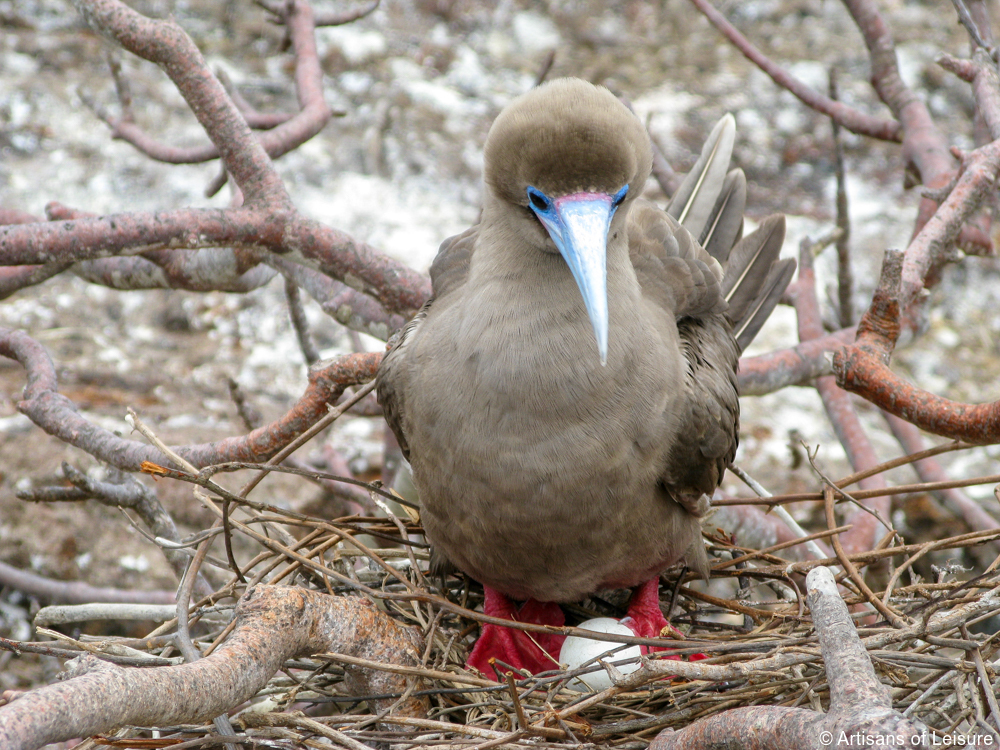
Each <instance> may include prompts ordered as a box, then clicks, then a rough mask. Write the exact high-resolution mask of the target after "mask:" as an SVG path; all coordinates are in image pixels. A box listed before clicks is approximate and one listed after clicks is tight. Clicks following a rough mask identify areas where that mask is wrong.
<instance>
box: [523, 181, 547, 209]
mask: <svg viewBox="0 0 1000 750" xmlns="http://www.w3.org/2000/svg"><path fill="white" fill-rule="evenodd" d="M528 202H529V203H531V207H532V208H533V209H535V210H536V211H548V210H549V209H550V208H551V207H552V201H551V200H549V198H548V196H547V195H545V193H543V192H542V191H541V190H539V189H538V188H533V187H530V186H529V187H528Z"/></svg>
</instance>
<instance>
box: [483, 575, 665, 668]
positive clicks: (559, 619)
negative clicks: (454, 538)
mask: <svg viewBox="0 0 1000 750" xmlns="http://www.w3.org/2000/svg"><path fill="white" fill-rule="evenodd" d="M484 590H485V592H486V602H485V604H484V605H483V612H484V613H485V614H487V615H490V616H491V617H502V618H504V619H505V620H515V621H517V622H532V623H536V624H539V625H555V626H557V627H561V626H562V625H564V624H565V623H566V618H565V615H564V614H563V611H562V609H561V608H560V607H559V605H558V604H555V603H554V602H540V601H536V600H535V599H528V601H526V602H525V603H524V604H522V605H521V607H520V609H518V608H517V607H515V606H514V602H512V601H511V600H510V599H509V598H508V597H506V596H504V595H503V594H501V593H500V592H499V591H494V590H493V589H491V588H489V587H488V586H486V587H484ZM661 616H662V615H661ZM564 640H566V636H564V635H557V634H548V633H528V632H526V631H524V630H514V629H512V628H505V627H503V626H502V625H493V624H490V623H485V624H484V625H483V626H482V630H481V631H480V634H479V640H478V641H476V645H475V646H474V647H473V649H472V653H471V654H469V660H468V661H467V662H466V666H467V667H475V668H476V669H478V670H479V671H480V672H482V673H483V674H484V675H486V676H487V677H493V676H494V675H495V676H497V677H499V676H501V675H503V674H504V672H509V671H510V669H509V667H516V668H517V669H523V670H527V671H528V672H530V673H531V674H537V673H539V672H544V671H546V670H549V669H559V662H558V658H559V650H560V649H561V648H562V644H563V641H564ZM499 662H503V664H500V663H499ZM505 665H507V666H505Z"/></svg>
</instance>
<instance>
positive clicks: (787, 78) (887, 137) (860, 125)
mask: <svg viewBox="0 0 1000 750" xmlns="http://www.w3.org/2000/svg"><path fill="white" fill-rule="evenodd" d="M691 3H692V4H693V5H694V6H695V7H696V8H697V9H698V10H700V11H701V12H702V13H703V14H705V17H706V18H708V20H709V21H710V22H711V23H712V25H713V26H715V28H717V29H718V30H719V31H720V32H722V34H723V36H725V37H726V38H727V39H728V40H729V41H730V42H731V43H732V44H733V46H734V47H736V49H738V50H739V51H740V52H742V53H743V54H744V56H746V58H747V59H748V60H750V62H752V63H753V64H754V65H756V66H757V67H758V68H760V69H761V70H763V71H764V72H765V73H767V74H768V75H769V76H771V79H772V80H773V81H774V82H775V83H776V84H778V85H779V86H780V87H781V88H783V89H785V90H786V91H788V92H790V93H791V94H794V95H795V96H796V97H798V98H799V99H800V100H801V101H802V103H803V104H805V105H806V106H807V107H809V108H810V109H814V110H816V111H817V112H821V113H823V114H824V115H827V116H828V117H830V118H832V119H833V120H835V121H836V122H838V123H840V124H841V125H843V126H844V127H845V128H847V129H848V130H850V131H851V132H852V133H857V134H858V135H867V136H870V137H872V138H878V139H879V140H883V141H900V140H902V135H903V133H902V129H901V127H900V124H899V123H898V122H895V121H893V120H885V119H882V118H879V117H873V116H871V115H866V114H864V113H863V112H859V111H858V110H856V109H854V108H853V107H849V106H847V105H846V104H844V103H843V102H838V101H836V100H834V99H831V98H830V97H828V96H824V95H823V94H820V93H819V92H818V91H814V90H812V89H811V88H809V87H808V86H807V85H806V84H804V83H802V81H800V80H798V79H797V78H795V77H794V76H793V75H792V74H791V73H789V72H788V71H786V70H785V69H784V68H782V67H781V66H780V65H777V64H776V63H775V62H774V61H772V60H771V59H770V58H768V57H767V56H766V55H765V54H764V53H762V52H761V51H760V50H759V49H757V48H756V47H755V46H754V45H753V44H751V43H750V41H749V40H747V38H746V37H744V36H743V35H742V34H741V33H740V32H739V31H738V30H737V29H736V27H734V26H733V25H732V24H731V23H729V21H727V20H726V17H725V16H723V15H722V14H721V13H720V12H719V11H718V10H716V9H715V7H714V6H713V5H712V4H711V3H710V2H709V1H708V0H691Z"/></svg>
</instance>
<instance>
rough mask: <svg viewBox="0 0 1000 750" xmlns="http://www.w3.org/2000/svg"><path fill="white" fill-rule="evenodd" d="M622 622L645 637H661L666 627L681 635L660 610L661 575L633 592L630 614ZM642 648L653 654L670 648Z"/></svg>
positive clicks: (677, 658) (676, 658) (667, 657)
mask: <svg viewBox="0 0 1000 750" xmlns="http://www.w3.org/2000/svg"><path fill="white" fill-rule="evenodd" d="M622 624H623V625H627V626H628V627H629V628H631V629H632V632H633V633H635V634H636V635H638V636H641V637H643V638H659V637H660V633H662V632H663V630H664V628H666V629H668V630H672V631H673V632H675V633H677V634H678V635H680V631H678V630H677V628H675V627H674V626H673V625H671V624H670V623H669V622H667V618H666V617H664V616H663V612H662V611H660V579H659V577H656V578H650V579H649V580H648V581H646V582H645V583H644V584H642V585H641V586H639V587H638V588H636V589H635V591H633V592H632V598H631V599H630V600H629V603H628V614H626V615H625V617H623V618H622ZM640 650H641V651H642V653H643V654H652V653H657V652H660V651H669V650H670V649H668V648H665V647H663V646H640ZM664 658H665V659H674V660H677V661H679V660H680V658H681V657H679V656H676V655H671V656H666V657H664ZM701 658H704V657H703V656H702V657H701Z"/></svg>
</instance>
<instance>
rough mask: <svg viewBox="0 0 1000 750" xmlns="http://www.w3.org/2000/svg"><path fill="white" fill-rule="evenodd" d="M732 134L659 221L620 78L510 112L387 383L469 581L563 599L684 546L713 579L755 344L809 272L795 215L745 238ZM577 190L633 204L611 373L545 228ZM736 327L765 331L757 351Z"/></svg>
mask: <svg viewBox="0 0 1000 750" xmlns="http://www.w3.org/2000/svg"><path fill="white" fill-rule="evenodd" d="M733 127H734V126H733V123H732V118H728V119H725V120H723V122H721V123H720V124H719V126H717V127H716V130H715V131H714V132H713V135H712V137H711V138H710V139H709V143H708V145H707V146H706V150H705V152H704V153H703V156H702V159H701V160H700V161H699V164H698V165H696V167H695V169H694V170H693V171H692V176H690V177H689V178H688V180H687V181H686V182H685V184H684V186H682V188H681V189H680V191H679V192H678V196H677V197H676V198H675V200H674V201H673V202H672V203H671V205H670V206H669V207H668V210H667V211H663V210H660V209H659V208H657V207H656V206H654V205H652V204H650V203H648V202H645V201H643V200H639V199H638V196H639V195H640V193H641V192H642V187H643V185H644V184H645V182H646V179H647V177H648V175H649V170H650V164H651V150H650V144H649V139H648V136H647V134H646V132H645V129H644V127H643V126H642V124H641V123H640V122H639V120H638V119H637V118H636V117H635V116H634V115H633V114H632V113H631V112H629V110H628V109H627V108H625V107H624V106H623V105H622V104H621V103H620V102H619V101H618V100H617V99H616V98H615V97H614V96H613V95H612V94H611V93H610V92H608V91H607V90H606V89H603V88H598V87H595V86H592V85H591V84H589V83H586V82H584V81H580V80H576V79H562V80H558V81H553V82H551V83H548V84H545V85H543V86H540V87H538V88H537V89H534V90H533V91H531V92H529V93H528V94H525V95H524V96H522V97H521V98H519V99H518V100H516V101H515V102H513V103H512V104H511V105H510V106H509V107H507V108H506V109H505V110H504V111H503V112H502V113H501V114H500V116H499V117H498V118H497V120H496V122H495V123H494V124H493V127H492V128H491V130H490V133H489V136H488V138H487V142H486V148H485V166H484V180H485V191H484V193H485V194H484V206H483V215H482V221H481V223H480V224H479V225H477V226H475V227H472V228H471V229H469V230H467V231H465V232H463V233H462V234H460V235H458V236H457V237H453V238H451V239H449V240H446V241H445V242H444V244H443V245H442V246H441V250H440V252H439V254H438V257H437V259H436V260H435V261H434V264H433V266H432V267H431V277H432V281H433V286H434V299H433V300H432V301H431V302H430V303H428V305H427V306H425V308H424V309H423V310H422V311H421V312H420V313H419V315H418V316H417V318H415V319H414V321H412V322H411V323H410V324H409V325H408V326H407V327H406V328H405V329H404V331H403V332H402V334H401V335H400V336H399V337H398V338H397V339H396V340H395V342H394V345H393V346H392V347H391V349H390V351H389V352H388V353H387V354H386V357H385V359H384V361H383V363H382V366H381V367H380V369H379V373H378V396H379V401H380V403H381V404H382V405H383V408H384V410H385V414H386V419H387V420H388V423H389V425H390V426H391V427H392V429H393V431H394V432H395V434H396V436H397V437H398V439H399V443H400V445H401V446H402V449H403V452H404V454H405V455H406V456H407V458H408V459H409V461H410V463H411V465H412V468H413V477H414V482H415V484H416V486H417V489H418V490H419V492H420V501H421V505H422V519H423V523H424V528H425V529H426V532H427V536H428V538H429V539H430V541H431V542H432V543H433V545H434V546H435V549H436V551H437V552H438V553H439V554H442V555H443V556H444V557H446V558H447V559H448V560H450V561H451V562H452V563H453V564H454V565H455V566H456V567H458V568H459V569H460V570H462V571H464V572H466V573H468V574H469V575H470V576H471V577H472V578H474V579H476V580H478V581H480V582H482V583H483V584H485V585H487V586H490V587H492V588H494V589H496V590H498V591H500V592H502V593H504V594H507V595H508V596H510V597H513V598H517V599H525V598H535V599H538V600H541V601H554V602H566V601H575V600H579V599H581V598H583V597H585V596H587V595H589V594H591V593H594V592H595V591H598V590H600V589H604V588H619V587H625V586H635V585H637V584H640V583H642V582H643V581H647V580H648V579H650V578H652V577H654V576H656V575H657V574H658V573H659V572H660V571H661V570H663V569H664V568H665V567H667V566H669V565H671V564H673V563H675V562H677V561H678V560H680V559H682V558H683V559H684V560H686V561H687V563H688V564H689V565H691V566H692V567H694V568H696V569H698V570H700V571H702V572H704V571H706V568H707V561H706V556H705V552H704V546H703V544H702V542H701V537H700V523H701V517H702V516H703V515H704V514H705V512H706V511H707V509H708V500H707V498H706V497H705V495H706V494H710V493H711V492H712V491H713V490H714V489H715V488H716V487H717V486H718V484H719V482H720V481H721V477H722V473H723V472H724V470H725V468H726V466H727V465H728V464H729V463H730V462H731V461H732V460H733V456H734V454H735V451H736V446H737V441H738V429H739V403H738V397H737V386H736V366H737V360H738V357H739V352H740V346H741V344H745V342H746V340H747V336H750V337H752V335H753V333H755V332H756V328H759V325H760V323H761V322H763V317H766V314H767V313H768V312H770V309H771V308H772V307H773V305H774V303H775V301H776V299H777V296H780V293H781V291H782V289H784V286H785V285H786V284H787V282H788V279H789V278H790V275H791V272H792V269H793V264H791V262H777V263H776V262H775V259H776V258H777V254H778V251H779V250H780V247H781V239H782V237H783V234H784V220H783V218H782V217H772V218H770V219H767V220H765V222H763V224H762V225H761V227H760V229H758V230H757V232H755V233H754V234H753V235H750V236H748V237H747V238H745V239H743V240H742V241H740V234H741V233H742V224H743V206H744V202H745V195H746V189H745V180H744V178H743V175H742V172H739V171H738V170H733V171H731V172H730V171H729V170H728V161H729V154H730V151H731V148H732V140H733ZM623 186H627V187H625V188H623ZM623 189H624V190H626V191H627V192H625V193H622V192H621V191H622V190H623ZM531 190H535V193H536V197H534V198H533V197H532V193H531ZM539 193H540V194H542V197H541V198H539V197H537V194H539ZM578 195H583V196H584V197H588V196H590V197H593V196H597V198H599V199H601V200H604V199H606V202H607V205H608V206H611V205H613V204H612V203H611V201H612V200H615V199H614V198H612V197H611V196H618V199H620V200H621V203H620V205H618V206H617V211H615V210H614V208H611V209H610V211H611V212H612V216H611V219H610V224H609V228H608V230H607V245H606V248H607V249H606V258H607V260H606V278H607V295H606V296H607V306H608V307H607V321H608V323H607V331H608V332H607V354H606V357H607V363H606V364H602V363H601V361H600V356H599V354H598V347H596V346H595V330H596V329H597V328H598V325H597V323H593V325H592V320H593V316H588V309H587V307H586V306H585V304H584V299H583V297H582V296H581V288H580V287H579V286H578V284H577V281H576V280H575V279H574V275H573V273H571V270H570V267H569V266H568V265H567V261H566V260H565V259H564V256H563V255H562V254H560V251H559V250H558V249H557V246H556V244H554V242H553V239H552V237H551V236H550V234H551V232H550V231H547V229H546V225H543V221H542V220H541V219H542V218H543V217H544V216H545V215H546V214H544V213H543V212H544V211H548V210H549V209H548V208H546V207H544V205H543V204H544V200H543V199H544V198H548V197H551V198H552V199H553V200H554V203H555V204H560V200H561V199H562V198H563V197H566V196H568V198H566V200H576V199H577V196H578ZM621 195H624V198H623V199H622V198H621ZM589 199H590V198H588V200H589ZM594 200H596V199H594ZM597 202H600V201H597ZM560 205H561V204H560ZM602 205H603V204H602ZM540 206H542V208H540ZM557 207H558V206H557ZM737 243H738V244H737ZM734 245H736V247H735V250H734ZM731 250H732V251H733V252H732V254H731V253H730V251H731ZM713 256H714V257H713ZM723 267H725V272H724V271H723ZM737 281H739V283H737ZM727 297H728V298H729V301H728V302H727ZM755 316H756V317H755ZM734 326H735V328H736V329H737V332H739V331H740V330H742V329H743V327H744V326H749V328H748V330H747V331H745V332H744V333H743V334H742V338H741V339H740V341H739V343H738V342H737V338H736V336H735V334H734Z"/></svg>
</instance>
